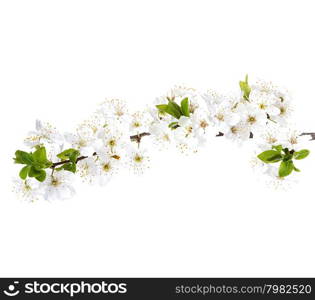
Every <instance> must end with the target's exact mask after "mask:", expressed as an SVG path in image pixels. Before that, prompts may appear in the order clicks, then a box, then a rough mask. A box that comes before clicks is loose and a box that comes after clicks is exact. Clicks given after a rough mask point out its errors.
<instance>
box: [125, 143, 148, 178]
mask: <svg viewBox="0 0 315 300" xmlns="http://www.w3.org/2000/svg"><path fill="white" fill-rule="evenodd" d="M149 163H150V157H149V156H148V154H147V151H146V150H142V149H132V148H131V149H130V150H129V166H130V169H131V170H132V171H133V172H134V173H135V174H136V175H141V174H143V173H144V171H145V170H146V169H148V168H149Z"/></svg>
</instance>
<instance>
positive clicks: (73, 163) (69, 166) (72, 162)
mask: <svg viewBox="0 0 315 300" xmlns="http://www.w3.org/2000/svg"><path fill="white" fill-rule="evenodd" d="M79 155H80V152H79V151H78V150H76V149H72V148H70V149H67V150H64V151H62V152H61V153H59V154H57V157H58V158H60V159H61V160H62V161H65V160H67V161H69V162H67V163H65V164H63V165H62V166H61V167H59V168H56V171H61V170H65V171H69V172H72V173H75V172H76V170H77V159H78V157H79Z"/></svg>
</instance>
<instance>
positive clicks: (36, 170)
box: [14, 146, 52, 182]
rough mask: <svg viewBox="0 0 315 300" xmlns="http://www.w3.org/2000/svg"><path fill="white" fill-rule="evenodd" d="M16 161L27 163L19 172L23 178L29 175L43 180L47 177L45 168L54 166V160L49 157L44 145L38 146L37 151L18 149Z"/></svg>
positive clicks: (17, 162)
mask: <svg viewBox="0 0 315 300" xmlns="http://www.w3.org/2000/svg"><path fill="white" fill-rule="evenodd" d="M14 161H15V163H16V164H22V165H25V166H24V167H23V168H22V169H21V171H20V173H19V176H20V178H21V179H23V180H25V179H26V178H27V176H28V177H34V178H35V179H37V180H38V181H40V182H43V181H44V180H45V179H46V171H45V169H47V168H50V167H51V166H52V162H51V161H49V160H48V159H47V154H46V148H45V147H43V146H37V147H36V151H35V152H25V151H21V150H17V151H16V152H15V157H14Z"/></svg>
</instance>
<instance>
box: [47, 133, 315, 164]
mask: <svg viewBox="0 0 315 300" xmlns="http://www.w3.org/2000/svg"><path fill="white" fill-rule="evenodd" d="M149 135H151V133H149V132H142V133H139V134H136V135H132V136H130V140H131V141H132V142H137V143H138V144H140V142H141V139H142V138H143V137H145V136H149ZM301 135H302V136H305V135H309V136H310V137H311V139H310V141H313V140H315V132H303V133H302V134H301ZM221 136H224V133H223V132H219V133H218V134H217V135H216V137H221ZM253 137H254V135H253V133H252V132H251V133H250V136H249V138H253ZM96 155H97V153H96V152H94V153H93V154H92V156H96ZM88 157H89V156H80V157H78V158H77V160H76V163H78V162H79V161H81V160H84V159H86V158H88ZM112 158H115V159H119V157H118V156H117V155H113V156H112ZM69 162H71V161H70V160H69V159H67V160H63V161H59V162H55V163H53V164H52V166H51V169H53V170H54V169H55V168H56V167H58V166H61V165H64V164H66V163H69Z"/></svg>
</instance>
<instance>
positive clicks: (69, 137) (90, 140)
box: [65, 126, 96, 155]
mask: <svg viewBox="0 0 315 300" xmlns="http://www.w3.org/2000/svg"><path fill="white" fill-rule="evenodd" d="M65 140H66V141H67V142H68V143H69V144H70V145H71V147H72V148H74V149H76V150H79V151H80V153H81V154H82V155H91V154H92V153H93V152H94V149H93V147H94V143H95V141H96V136H95V132H94V130H93V129H92V128H90V127H88V126H80V127H79V128H77V130H76V133H75V134H73V133H66V134H65Z"/></svg>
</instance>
